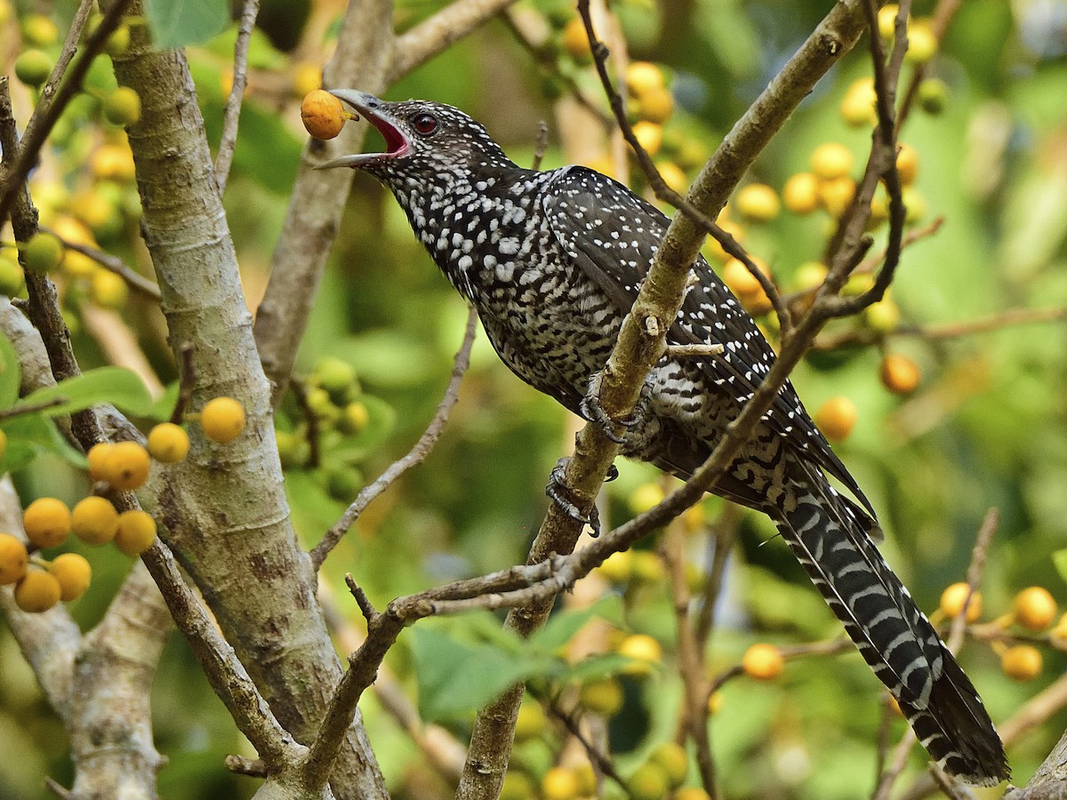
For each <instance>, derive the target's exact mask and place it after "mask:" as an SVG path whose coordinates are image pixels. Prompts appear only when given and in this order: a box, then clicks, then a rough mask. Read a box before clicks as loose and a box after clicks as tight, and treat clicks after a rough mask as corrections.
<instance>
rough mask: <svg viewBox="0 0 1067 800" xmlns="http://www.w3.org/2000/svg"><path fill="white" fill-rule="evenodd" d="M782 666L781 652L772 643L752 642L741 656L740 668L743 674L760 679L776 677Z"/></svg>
mask: <svg viewBox="0 0 1067 800" xmlns="http://www.w3.org/2000/svg"><path fill="white" fill-rule="evenodd" d="M784 666H785V659H783V658H782V653H781V652H780V651H779V650H778V648H777V647H775V646H774V645H772V644H754V645H752V646H751V647H750V648H748V650H746V651H745V655H744V656H742V658H741V668H742V669H743V670H744V671H745V674H746V675H748V676H749V677H752V678H757V679H759V680H761V681H768V680H771V679H772V678H777V677H778V676H779V675H781V674H782V668H783V667H784Z"/></svg>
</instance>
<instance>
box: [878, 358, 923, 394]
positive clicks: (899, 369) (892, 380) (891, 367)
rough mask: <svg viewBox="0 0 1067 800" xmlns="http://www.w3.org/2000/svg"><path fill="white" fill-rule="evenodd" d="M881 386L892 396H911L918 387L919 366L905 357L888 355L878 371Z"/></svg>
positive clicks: (919, 377)
mask: <svg viewBox="0 0 1067 800" xmlns="http://www.w3.org/2000/svg"><path fill="white" fill-rule="evenodd" d="M878 375H879V377H880V378H881V379H882V385H883V386H885V388H887V389H888V390H889V391H891V392H892V393H893V394H911V393H912V392H914V391H915V389H916V388H918V386H919V380H920V379H921V377H922V375H921V373H920V372H919V366H918V365H917V364H916V363H915V362H914V361H912V360H911V359H910V358H908V357H907V356H902V355H897V354H895V353H890V354H888V355H887V356H886V357H885V358H883V359H882V365H881V367H879V369H878Z"/></svg>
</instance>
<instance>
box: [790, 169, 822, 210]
mask: <svg viewBox="0 0 1067 800" xmlns="http://www.w3.org/2000/svg"><path fill="white" fill-rule="evenodd" d="M782 203H783V204H784V205H785V207H786V208H787V209H789V210H790V211H792V212H793V213H794V214H810V213H811V212H812V211H814V210H815V209H816V208H818V207H819V179H818V178H816V177H815V176H814V175H812V174H811V173H810V172H798V173H796V174H795V175H792V176H790V178H789V180H787V181H786V182H785V186H783V187H782Z"/></svg>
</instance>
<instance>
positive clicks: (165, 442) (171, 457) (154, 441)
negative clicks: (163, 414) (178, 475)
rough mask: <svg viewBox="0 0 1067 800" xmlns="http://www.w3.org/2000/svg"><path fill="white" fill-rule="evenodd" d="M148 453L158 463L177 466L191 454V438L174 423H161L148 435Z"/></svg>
mask: <svg viewBox="0 0 1067 800" xmlns="http://www.w3.org/2000/svg"><path fill="white" fill-rule="evenodd" d="M148 453H149V454H150V455H151V456H152V458H154V459H155V460H156V461H162V462H163V463H164V464H176V463H178V462H179V461H181V460H182V459H184V458H185V456H186V455H187V454H188V453H189V436H188V435H187V434H186V433H185V431H184V430H182V429H181V428H180V427H179V426H177V425H175V424H174V423H173V422H161V423H160V424H159V425H156V426H155V427H154V428H152V430H151V432H150V433H149V434H148Z"/></svg>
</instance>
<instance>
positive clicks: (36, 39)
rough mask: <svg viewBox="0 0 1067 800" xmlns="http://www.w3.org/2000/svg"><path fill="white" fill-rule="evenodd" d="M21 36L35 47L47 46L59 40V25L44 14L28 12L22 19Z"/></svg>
mask: <svg viewBox="0 0 1067 800" xmlns="http://www.w3.org/2000/svg"><path fill="white" fill-rule="evenodd" d="M22 38H23V39H25V40H26V43H27V44H31V45H34V46H35V47H48V45H50V44H55V43H56V42H58V41H59V27H58V26H57V25H56V24H55V23H54V22H53V21H52V20H51V18H50V17H47V16H45V15H44V14H28V15H27V16H26V17H24V18H23V20H22Z"/></svg>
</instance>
